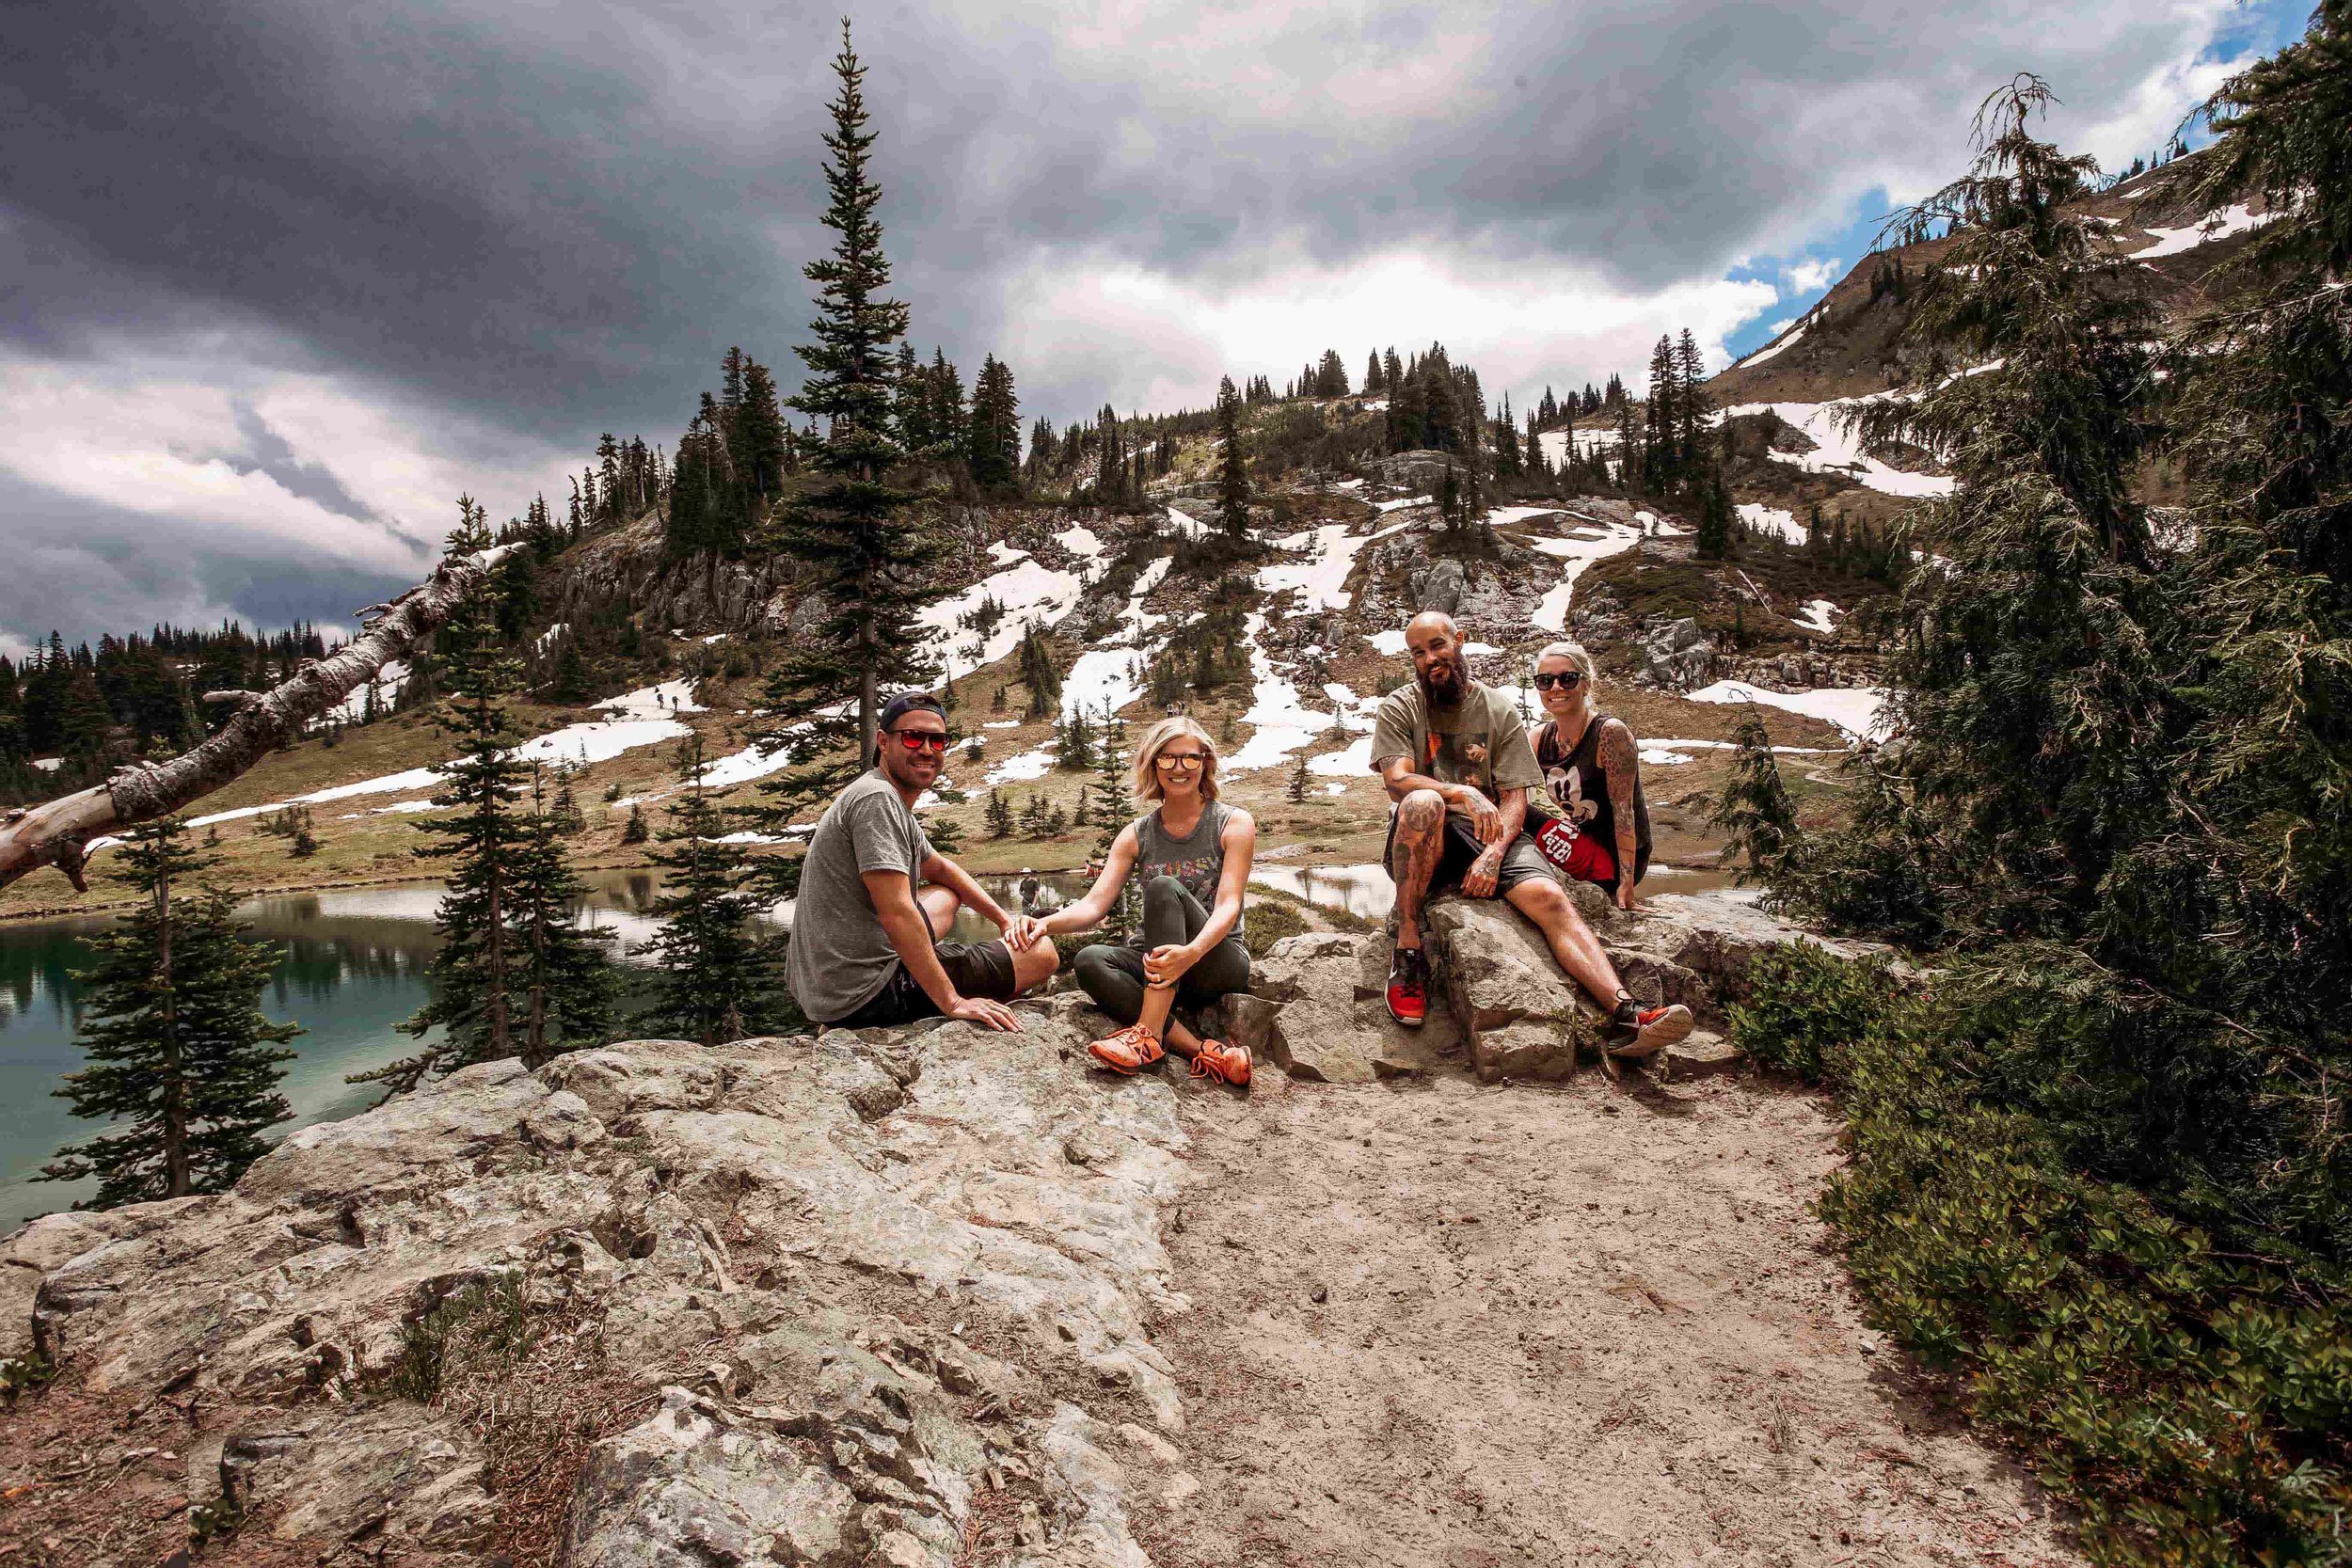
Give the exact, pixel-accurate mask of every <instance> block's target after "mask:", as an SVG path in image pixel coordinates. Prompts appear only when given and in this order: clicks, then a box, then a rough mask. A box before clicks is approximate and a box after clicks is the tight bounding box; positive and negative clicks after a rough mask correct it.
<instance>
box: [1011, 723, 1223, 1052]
mask: <svg viewBox="0 0 2352 1568" xmlns="http://www.w3.org/2000/svg"><path fill="white" fill-rule="evenodd" d="M1135 791H1136V798H1137V799H1138V800H1148V801H1152V802H1154V804H1153V805H1152V809H1151V810H1149V811H1147V812H1145V813H1144V814H1143V815H1142V816H1138V817H1136V819H1135V820H1134V821H1133V822H1130V823H1128V824H1127V826H1125V827H1124V828H1121V829H1120V830H1119V836H1118V837H1117V838H1116V839H1114V840H1112V841H1111V847H1110V853H1109V854H1108V855H1107V856H1105V857H1104V863H1103V874H1102V875H1101V876H1100V877H1097V878H1096V879H1095V881H1094V886H1093V887H1091V888H1089V890H1088V891H1087V895H1086V896H1085V897H1083V898H1081V899H1079V900H1078V901H1077V902H1076V903H1074V904H1072V905H1071V906H1070V907H1069V908H1067V909H1064V910H1060V911H1057V912H1055V913H1053V914H1050V915H1048V916H1046V918H1045V921H1044V929H1045V931H1046V933H1047V934H1048V935H1052V936H1061V935H1065V934H1072V933H1075V932H1078V931H1090V930H1092V929H1094V928H1095V927H1098V926H1100V925H1102V924H1103V920H1104V916H1106V915H1108V914H1109V913H1110V911H1111V907H1112V905H1113V904H1115V903H1116V902H1117V901H1118V898H1119V895H1120V889H1122V888H1124V887H1125V886H1126V885H1127V879H1129V878H1130V877H1134V878H1136V879H1139V880H1140V881H1141V882H1142V885H1143V921H1142V924H1141V926H1140V927H1139V928H1138V929H1137V931H1136V935H1135V936H1134V937H1132V938H1130V939H1129V940H1128V941H1127V942H1124V943H1113V942H1096V943H1094V944H1093V945H1091V946H1089V947H1087V948H1084V949H1082V950H1081V951H1080V952H1079V954H1078V961H1077V963H1076V965H1075V967H1074V973H1075V974H1076V975H1077V977H1078V984H1079V986H1080V987H1081V988H1082V989H1084V990H1085V991H1086V993H1087V995H1089V997H1092V998H1093V999H1094V1005H1095V1006H1098V1007H1100V1008H1102V1009H1103V1010H1104V1012H1106V1013H1108V1014H1110V1016H1111V1017H1112V1018H1113V1019H1115V1020H1117V1021H1118V1022H1120V1023H1121V1024H1123V1025H1125V1027H1123V1028H1121V1029H1120V1030H1118V1031H1117V1032H1116V1033H1114V1034H1110V1035H1107V1036H1105V1037H1103V1038H1101V1039H1099V1040H1096V1041H1095V1042H1094V1043H1093V1044H1092V1045H1090V1046H1089V1047H1088V1048H1087V1049H1088V1051H1089V1053H1092V1055H1093V1057H1094V1059H1095V1060H1096V1061H1097V1062H1100V1063H1101V1064H1102V1065H1103V1066H1104V1067H1106V1068H1108V1069H1111V1070H1112V1071H1114V1072H1118V1073H1133V1072H1137V1071H1140V1070H1141V1069H1144V1068H1147V1067H1150V1066H1151V1065H1152V1063H1154V1062H1157V1061H1158V1060H1159V1059H1160V1058H1161V1056H1162V1055H1164V1054H1165V1053H1168V1052H1171V1051H1172V1052H1174V1053H1176V1054H1177V1055H1178V1056H1181V1057H1183V1058H1184V1059H1185V1060H1187V1061H1189V1062H1191V1063H1192V1071H1193V1076H1194V1077H1196V1078H1214V1079H1217V1080H1219V1081H1220V1082H1223V1083H1227V1084H1234V1085H1246V1084H1248V1082H1249V1066H1250V1063H1249V1052H1248V1048H1247V1047H1244V1046H1238V1045H1227V1044H1225V1043H1224V1042H1223V1041H1221V1040H1213V1039H1202V1038H1200V1037H1199V1036H1197V1035H1195V1034H1194V1033H1193V1032H1192V1031H1191V1030H1189V1029H1187V1028H1185V1027H1184V1025H1183V1024H1182V1023H1180V1022H1177V1021H1176V1020H1175V1019H1174V1018H1173V1017H1171V1016H1170V1015H1171V1013H1172V1012H1173V1010H1174V1008H1175V1005H1176V1003H1177V1001H1178V1000H1179V999H1180V998H1181V999H1182V1000H1183V1001H1184V1002H1185V1003H1186V1004H1187V1005H1189V1006H1195V1007H1198V1006H1204V1005H1206V1004H1208V1003H1211V1002H1214V1001H1216V999H1217V998H1218V997H1220V996H1226V995H1230V994H1232V992H1234V991H1240V990H1248V989H1249V950H1248V948H1246V947H1244V946H1243V945H1242V942H1241V923H1242V890H1243V889H1244V888H1245V887H1247V886H1248V882H1249V862H1250V859H1251V857H1252V856H1254V855H1255V854H1256V853H1257V849H1258V824H1257V823H1256V821H1254V820H1253V819H1252V818H1251V817H1250V815H1249V814H1248V812H1246V811H1244V810H1242V809H1241V808H1240V807H1239V806H1232V805H1228V804H1226V803H1225V802H1224V801H1222V800H1218V799H1217V792H1218V791H1217V777H1216V742H1215V741H1213V740H1211V739H1210V738H1209V734H1208V732H1207V731H1206V730H1204V729H1202V728H1201V727H1200V725H1198V724H1196V723H1194V722H1193V721H1191V720H1189V719H1185V718H1183V717H1177V718H1172V719H1163V720H1161V721H1159V722H1158V723H1156V724H1154V725H1152V727H1151V728H1150V729H1149V730H1146V731H1145V732H1144V734H1143V738H1142V740H1141V741H1140V742H1139V743H1138V744H1137V745H1136V760H1135Z"/></svg>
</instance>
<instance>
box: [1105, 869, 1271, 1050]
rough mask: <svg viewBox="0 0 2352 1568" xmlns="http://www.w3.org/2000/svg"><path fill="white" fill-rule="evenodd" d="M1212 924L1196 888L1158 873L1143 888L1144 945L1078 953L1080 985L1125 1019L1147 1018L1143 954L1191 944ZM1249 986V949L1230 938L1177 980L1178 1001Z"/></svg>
mask: <svg viewBox="0 0 2352 1568" xmlns="http://www.w3.org/2000/svg"><path fill="white" fill-rule="evenodd" d="M1208 923H1209V911H1206V910H1204V909H1202V908H1201V907H1200V899H1198V898H1195V897H1194V896H1193V895H1192V890H1191V889H1190V888H1187V887H1186V886H1184V883H1182V882H1180V881H1178V880H1177V879H1175V878H1173V877H1154V878H1152V880H1151V881H1150V882H1148V883H1146V884H1145V885H1144V889H1143V933H1142V942H1143V945H1142V946H1140V947H1127V946H1120V945H1115V944H1113V943H1111V942H1096V943H1094V944H1093V945H1092V946H1090V947H1084V948H1081V949H1079V951H1078V961H1077V963H1076V964H1075V965H1074V966H1073V968H1074V970H1075V973H1076V974H1077V976H1078V987H1079V989H1080V990H1084V991H1085V992H1086V993H1087V994H1088V995H1089V996H1090V997H1092V998H1093V999H1094V1005H1095V1006H1098V1007H1100V1008H1102V1009H1103V1010H1104V1012H1106V1013H1108V1014H1110V1015H1111V1017H1112V1018H1113V1019H1115V1020H1117V1021H1118V1022H1120V1023H1133V1022H1135V1021H1136V1019H1138V1018H1141V1017H1142V1016H1143V992H1144V982H1143V956H1144V955H1145V954H1146V953H1149V952H1150V951H1152V949H1153V948H1154V947H1172V946H1176V945H1178V944H1180V943H1183V942H1190V941H1191V940H1192V939H1193V938H1195V937H1197V936H1199V935H1200V928H1201V927H1203V926H1206V925H1207V924H1208ZM1248 989H1249V949H1248V948H1247V947H1244V946H1243V945H1242V944H1241V939H1240V938H1239V937H1233V936H1229V937H1227V938H1226V939H1225V940H1224V941H1223V942H1218V943H1217V944H1216V946H1215V947H1213V948H1211V949H1210V950H1209V954H1208V956H1207V957H1206V958H1202V959H1201V960H1200V962H1199V963H1197V964H1194V965H1193V966H1192V967H1191V968H1190V969H1188V970H1186V971H1184V978H1183V979H1181V980H1179V981H1177V982H1176V999H1177V1000H1178V1001H1180V1002H1183V1003H1184V1004H1185V1005H1187V1006H1195V1007H1198V1006H1201V1005H1202V1004H1204V1003H1209V1002H1214V1001H1216V999H1217V998H1218V997H1220V996H1223V995H1226V994H1227V993H1229V992H1231V991H1237V990H1248Z"/></svg>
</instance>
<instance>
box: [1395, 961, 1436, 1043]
mask: <svg viewBox="0 0 2352 1568" xmlns="http://www.w3.org/2000/svg"><path fill="white" fill-rule="evenodd" d="M1389 1016H1390V1017H1391V1018H1392V1019H1394V1020H1396V1021H1397V1022H1399V1023H1402V1024H1403V1025H1405V1027H1406V1028H1407V1029H1418V1028H1420V1027H1421V1026H1422V1024H1424V1023H1426V1022H1429V959H1428V958H1426V957H1424V956H1423V955H1422V950H1421V949H1420V948H1418V947H1399V948H1397V949H1395V950H1394V951H1393V952H1392V953H1391V954H1390V956H1389Z"/></svg>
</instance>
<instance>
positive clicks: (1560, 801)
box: [1535, 710, 1649, 882]
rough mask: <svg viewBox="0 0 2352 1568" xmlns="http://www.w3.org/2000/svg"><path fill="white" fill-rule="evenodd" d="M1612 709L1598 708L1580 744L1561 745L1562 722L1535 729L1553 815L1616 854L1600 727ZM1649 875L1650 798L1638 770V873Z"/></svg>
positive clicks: (1635, 781)
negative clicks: (1563, 749)
mask: <svg viewBox="0 0 2352 1568" xmlns="http://www.w3.org/2000/svg"><path fill="white" fill-rule="evenodd" d="M1607 722H1609V715H1607V714H1605V713H1602V712H1599V711H1598V710H1595V712H1594V714H1593V717H1592V721H1591V722H1589V723H1587V724H1586V725H1585V726H1584V733H1583V735H1581V736H1579V737H1578V739H1577V742H1576V749H1575V750H1574V751H1572V752H1566V753H1565V754H1563V753H1562V752H1561V750H1560V726H1559V725H1558V724H1557V723H1554V722H1551V721H1546V722H1545V724H1544V726H1543V728H1542V729H1540V730H1538V731H1537V732H1536V735H1535V766H1536V767H1538V768H1542V769H1543V770H1544V788H1545V791H1546V793H1547V794H1548V795H1549V803H1550V807H1551V815H1552V816H1557V817H1560V818H1562V819H1563V820H1564V821H1565V822H1566V823H1567V824H1568V826H1570V827H1571V828H1574V829H1575V830H1576V831H1577V832H1579V833H1580V834H1581V833H1590V834H1592V835H1593V836H1594V837H1595V838H1597V839H1598V840H1599V841H1600V846H1601V847H1602V848H1604V849H1606V850H1608V851H1609V853H1610V856H1611V857H1612V858H1614V857H1615V855H1616V853H1617V814H1616V808H1615V807H1614V806H1613V805H1612V804H1611V802H1610V800H1609V775H1608V772H1607V770H1606V769H1604V768H1602V767H1601V765H1600V727H1601V726H1602V725H1603V724H1606V723H1607ZM1648 875H1649V801H1648V800H1647V799H1645V797H1644V796H1643V794H1642V772H1641V769H1640V768H1638V767H1637V768H1635V769H1634V771H1633V879H1634V880H1635V881H1637V882H1638V881H1640V880H1641V879H1643V878H1644V877H1646V876H1648Z"/></svg>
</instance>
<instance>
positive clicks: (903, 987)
mask: <svg viewBox="0 0 2352 1568" xmlns="http://www.w3.org/2000/svg"><path fill="white" fill-rule="evenodd" d="M931 951H933V952H934V953H937V954H938V955H939V967H940V968H942V969H944V970H946V972H947V980H948V983H949V984H950V985H952V986H954V987H955V988H956V994H957V995H959V996H985V997H987V998H988V999H989V1000H990V1001H992V1002H1009V1001H1011V1000H1012V999H1013V998H1014V997H1016V996H1018V995H1020V994H1021V992H1020V989H1019V988H1018V986H1016V985H1015V983H1014V981H1013V977H1012V949H1011V948H1009V947H1007V946H1006V945H1005V944H1004V942H1001V941H998V942H939V943H937V944H936V945H935V946H933V948H932V949H931ZM938 1016H939V1004H938V1003H936V1002H933V1001H932V1000H931V997H930V992H929V991H927V990H924V989H923V987H922V985H921V984H920V983H919V982H918V981H917V980H916V979H915V978H914V974H912V973H910V972H909V971H908V969H907V966H906V965H904V964H900V965H899V966H898V968H896V969H894V970H892V971H891V972H890V978H889V979H887V980H885V981H883V982H882V990H878V991H876V992H875V993H874V994H873V995H872V996H871V997H869V998H867V999H866V1002H865V1004H864V1005H863V1006H860V1007H859V1008H858V1010H857V1011H855V1012H853V1013H851V1014H850V1016H849V1017H847V1018H837V1019H835V1020H834V1021H833V1022H832V1023H830V1024H828V1025H827V1027H828V1028H833V1029H888V1028H892V1027H894V1026H896V1025H898V1024H901V1023H912V1022H914V1021H915V1020H916V1019H918V1018H937V1017H938Z"/></svg>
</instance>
